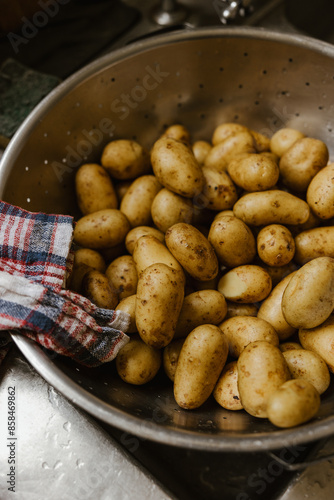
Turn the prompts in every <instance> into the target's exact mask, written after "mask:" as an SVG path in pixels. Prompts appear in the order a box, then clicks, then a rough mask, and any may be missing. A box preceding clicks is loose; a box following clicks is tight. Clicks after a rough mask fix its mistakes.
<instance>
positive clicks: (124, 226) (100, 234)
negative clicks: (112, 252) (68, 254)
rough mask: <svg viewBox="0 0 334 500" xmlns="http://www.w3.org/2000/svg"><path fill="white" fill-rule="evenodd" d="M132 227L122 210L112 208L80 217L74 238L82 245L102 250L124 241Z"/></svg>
mask: <svg viewBox="0 0 334 500" xmlns="http://www.w3.org/2000/svg"><path fill="white" fill-rule="evenodd" d="M130 228H131V226H130V223H129V221H128V219H127V218H126V216H125V215H124V214H123V213H122V212H121V211H120V210H117V209H112V208H110V209H105V210H99V211H98V212H94V213H93V214H88V215H85V216H84V217H82V218H81V219H79V220H78V222H77V224H76V226H75V228H74V233H73V238H74V241H75V243H77V244H78V245H79V246H81V247H84V248H91V249H93V250H100V249H104V248H109V247H114V246H116V245H118V244H119V243H122V241H124V239H125V236H126V235H127V233H128V232H129V231H130Z"/></svg>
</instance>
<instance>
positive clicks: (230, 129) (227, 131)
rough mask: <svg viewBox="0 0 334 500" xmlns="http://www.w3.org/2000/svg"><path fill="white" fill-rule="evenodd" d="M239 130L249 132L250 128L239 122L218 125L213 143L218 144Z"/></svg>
mask: <svg viewBox="0 0 334 500" xmlns="http://www.w3.org/2000/svg"><path fill="white" fill-rule="evenodd" d="M239 132H249V130H248V128H247V127H245V126H244V125H240V124H239V123H229V122H227V123H222V124H220V125H218V126H217V127H216V128H215V129H214V131H213V136H212V140H211V141H212V144H213V145H214V146H216V145H217V144H219V143H220V142H222V141H224V140H225V139H227V137H233V136H234V135H236V134H238V133H239Z"/></svg>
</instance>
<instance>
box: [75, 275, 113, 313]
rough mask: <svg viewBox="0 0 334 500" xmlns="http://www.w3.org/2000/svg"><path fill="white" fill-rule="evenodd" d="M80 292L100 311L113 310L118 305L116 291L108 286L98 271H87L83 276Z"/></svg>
mask: <svg viewBox="0 0 334 500" xmlns="http://www.w3.org/2000/svg"><path fill="white" fill-rule="evenodd" d="M81 292H82V294H83V295H84V296H85V297H87V298H88V299H89V300H90V301H91V302H93V304H95V305H96V306H97V307H101V308H102V309H115V307H116V306H117V304H118V296H117V293H116V291H115V290H114V289H113V288H112V287H111V286H110V284H109V281H108V278H107V277H106V276H105V275H104V274H103V273H100V272H99V271H95V270H93V271H88V273H86V274H85V275H84V277H83V280H82V285H81Z"/></svg>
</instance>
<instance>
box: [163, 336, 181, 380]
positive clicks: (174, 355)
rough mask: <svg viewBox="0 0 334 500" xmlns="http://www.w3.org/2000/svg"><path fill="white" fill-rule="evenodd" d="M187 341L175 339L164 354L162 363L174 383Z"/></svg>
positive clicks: (165, 349)
mask: <svg viewBox="0 0 334 500" xmlns="http://www.w3.org/2000/svg"><path fill="white" fill-rule="evenodd" d="M184 341H185V339H175V340H172V341H171V342H170V344H168V345H167V346H166V347H165V348H164V350H163V354H162V363H163V367H164V370H165V373H166V375H167V377H168V378H169V379H170V380H171V381H172V382H174V379H175V372H176V367H177V363H178V361H179V356H180V352H181V349H182V346H183V344H184Z"/></svg>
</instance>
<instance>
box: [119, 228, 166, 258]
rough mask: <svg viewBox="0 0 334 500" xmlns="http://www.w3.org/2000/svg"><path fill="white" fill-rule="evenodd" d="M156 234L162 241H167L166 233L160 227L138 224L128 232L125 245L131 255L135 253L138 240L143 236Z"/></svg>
mask: <svg viewBox="0 0 334 500" xmlns="http://www.w3.org/2000/svg"><path fill="white" fill-rule="evenodd" d="M147 235H151V236H155V238H157V239H158V240H159V241H161V243H164V241H165V235H164V233H163V232H162V231H159V229H156V228H155V227H151V226H137V227H134V228H133V229H131V231H129V232H128V234H127V235H126V238H125V246H126V249H127V251H128V252H129V254H130V255H132V254H133V250H134V248H135V245H136V243H137V240H139V238H140V237H141V236H147Z"/></svg>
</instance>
